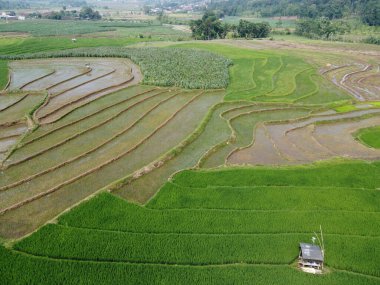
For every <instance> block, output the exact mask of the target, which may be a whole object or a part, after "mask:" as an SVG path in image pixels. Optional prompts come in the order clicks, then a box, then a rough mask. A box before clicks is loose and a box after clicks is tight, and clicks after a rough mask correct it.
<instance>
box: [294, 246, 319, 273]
mask: <svg viewBox="0 0 380 285" xmlns="http://www.w3.org/2000/svg"><path fill="white" fill-rule="evenodd" d="M323 262H324V256H323V252H322V250H321V248H320V247H319V246H318V245H315V244H309V243H300V254H299V257H298V265H299V267H300V268H301V269H302V270H303V271H305V272H308V273H314V274H320V273H322V269H323Z"/></svg>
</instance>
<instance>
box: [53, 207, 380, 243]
mask: <svg viewBox="0 0 380 285" xmlns="http://www.w3.org/2000/svg"><path fill="white" fill-rule="evenodd" d="M143 208H144V207H143ZM54 226H57V227H60V228H68V229H77V230H83V231H94V232H105V233H119V234H132V235H178V236H281V235H284V236H287V235H312V234H313V232H312V231H311V232H251V233H247V232H236V233H223V232H145V231H144V232H142V231H141V232H140V231H128V230H127V231H126V230H116V229H100V228H93V227H81V226H72V225H63V224H60V223H59V222H58V223H57V224H54ZM325 235H326V236H345V237H353V238H364V239H367V238H369V239H380V235H377V236H374V235H353V234H340V233H326V234H325Z"/></svg>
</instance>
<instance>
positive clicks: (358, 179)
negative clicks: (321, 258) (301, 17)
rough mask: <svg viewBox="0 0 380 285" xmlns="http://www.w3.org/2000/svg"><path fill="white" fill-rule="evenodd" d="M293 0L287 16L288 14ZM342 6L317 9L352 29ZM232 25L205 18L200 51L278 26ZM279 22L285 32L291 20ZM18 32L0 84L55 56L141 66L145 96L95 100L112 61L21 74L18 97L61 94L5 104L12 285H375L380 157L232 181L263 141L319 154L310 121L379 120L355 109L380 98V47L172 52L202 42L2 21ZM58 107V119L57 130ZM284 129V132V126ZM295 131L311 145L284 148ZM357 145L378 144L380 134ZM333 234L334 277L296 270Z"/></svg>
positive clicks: (330, 272)
mask: <svg viewBox="0 0 380 285" xmlns="http://www.w3.org/2000/svg"><path fill="white" fill-rule="evenodd" d="M0 2H1V1H0ZM235 2H236V1H235ZM290 2H291V1H285V2H284V1H283V3H282V4H281V5H285V6H286V7H285V6H283V8H284V7H285V8H289V7H290V6H289V7H288V6H287V3H290ZM320 2H321V1H317V2H316V5H317V4H318V5H320ZM354 2H355V1H354ZM227 3H229V2H228V1H227ZM276 3H277V2H276V1H274V6H273V10H272V12H273V14H276V12H275V10H276V9H277V6H276V5H277V4H276ZM292 3H293V2H292ZM332 3H333V4H334V3H336V1H332ZM234 4H235V5H238V6H243V5H244V1H240V2H239V1H238V3H234ZM293 4H294V7H297V5H298V3H293ZM210 5H224V4H223V3H214V2H213V3H211V4H210ZM252 5H253V4H252ZM254 5H259V3H258V2H257V3H256V2H255V4H254ZM263 5H264V4H263ZM318 5H317V6H318ZM334 5H335V4H334ZM334 5H332V4H331V5H330V4H326V6H324V7H323V9H322V8H321V11H318V13H322V14H323V13H327V10H328V9H331V10H332V11H331V13H332V14H333V16H332V18H337V17H340V16H339V13H340V12H339V11H340V9H341V7H336V5H335V6H334ZM309 6H310V7H307V9H306V7H304V8H305V10H307V11H309V12H310V11H312V10H311V9H313V6H314V5H309ZM342 6H345V5H342ZM354 6H355V5H354ZM285 8H284V10H283V13H281V14H282V15H283V14H284V13H287V11H288V10H286V9H285ZM333 8H334V9H333ZM95 9H97V8H95ZM289 9H290V8H289ZM353 9H354V11H358V10H357V7H354V8H353ZM264 10H265V9H263V10H262V11H264ZM235 12H236V14H240V12H238V11H235ZM272 12H271V13H272ZM62 15H66V13H62ZM216 15H217V16H216ZM263 15H265V13H264V14H262V15H255V16H256V18H259V16H263ZM268 15H269V14H268ZM219 16H222V15H219V14H215V15H211V17H206V18H204V19H203V20H200V21H198V22H197V23H199V24H200V28H201V30H197V32H199V34H198V38H202V39H209V38H224V37H228V38H230V37H231V38H232V37H236V36H240V37H247V38H251V37H253V38H254V37H259V36H260V37H261V36H263V35H262V34H260V33H261V31H263V30H266V31H269V24H253V23H250V22H247V21H244V20H242V21H240V22H239V25H235V26H234V25H231V23H228V21H222V22H221V21H219ZM314 16H315V17H319V16H326V15H313V17H314ZM193 19H196V18H193ZM270 20H271V23H270V24H271V25H272V27H273V26H275V27H276V28H278V29H282V28H285V25H289V26H291V25H293V27H294V22H295V20H294V19H293V18H289V19H284V20H279V19H270ZM165 21H166V20H165ZM275 21H276V22H275ZM282 21H284V24H283V23H282ZM286 21H287V23H286V24H285V22H286ZM226 22H227V23H226ZM252 22H256V21H252ZM52 23H53V24H54V25H53V24H52ZM224 23H225V24H224ZM332 23H333V22H330V20H327V19H326V22H325V24H326V26H325V28H326V29H325V30H324V31H325V32H326V33H327V34H328V33H330V34H328V35H327V36H325V34H326V33H325V34H324V35H323V36H322V37H328V38H330V39H331V38H332V36H331V33H334V31H333V32H331V31H330V28H331V26H329V25H330V24H332ZM334 23H336V21H335V20H334ZM56 24H61V25H62V27H61V28H62V29H60V30H59V31H58V30H57V29H56V26H57V25H56ZM234 24H238V22H236V23H234ZM319 24H320V23H319ZM12 28H14V29H15V32H18V33H25V32H27V33H29V34H30V37H25V38H24V37H23V35H21V36H20V35H18V36H20V37H19V38H11V37H9V36H10V35H6V36H4V37H3V38H1V39H0V54H1V55H0V79H1V80H0V87H1V86H3V87H4V86H5V85H6V83H7V82H8V70H7V63H8V62H9V61H10V60H19V59H32V58H36V59H38V58H55V57H61V58H66V57H115V58H117V57H119V58H130V59H131V60H132V61H134V62H135V63H136V64H138V65H139V66H140V67H141V71H142V73H143V75H144V79H143V80H144V81H143V83H144V84H136V85H134V86H130V87H128V88H125V89H122V90H118V91H116V92H113V93H109V92H108V91H107V92H103V91H101V92H102V93H99V92H98V91H99V90H100V89H97V88H98V87H97V86H99V88H102V87H103V86H101V85H102V84H100V83H99V81H97V76H99V77H102V76H104V77H105V78H113V77H107V76H108V73H105V72H111V71H107V70H111V69H112V68H114V67H115V66H114V65H113V64H111V63H112V62H113V61H111V60H109V61H108V62H106V59H104V62H100V63H99V65H101V64H103V63H104V66H106V67H107V68H105V67H104V69H100V71H95V68H93V67H94V66H95V64H94V65H93V64H92V63H91V60H90V59H83V62H86V63H87V62H90V66H91V68H89V69H92V68H93V69H94V74H90V73H91V72H92V70H91V71H89V69H87V70H86V69H84V65H85V64H81V66H80V68H82V69H83V71H80V72H78V71H76V70H72V68H67V69H65V70H64V71H63V72H61V71H60V70H59V69H57V71H55V72H56V73H57V74H54V73H53V71H52V70H50V69H49V70H46V67H45V66H43V63H41V66H40V67H38V68H39V69H38V68H37V69H38V70H36V71H33V72H30V76H25V74H26V73H29V69H28V67H26V68H24V66H21V64H22V63H23V61H20V62H18V64H20V66H21V68H20V69H21V70H22V71H21V72H20V73H19V74H16V73H17V70H16V69H17V68H16V67H15V66H16V65H11V66H12V67H13V70H12V71H13V72H14V73H13V75H12V78H13V79H14V78H16V79H17V80H15V81H19V82H17V83H18V85H17V84H15V85H14V86H22V85H25V84H27V83H28V81H29V82H30V81H31V80H33V79H35V78H37V77H39V76H40V77H41V76H42V75H46V74H49V76H46V77H45V78H43V79H42V80H44V81H43V83H46V84H45V85H46V86H53V87H51V88H50V87H47V89H48V90H47V91H49V92H50V94H49V95H47V93H46V92H45V94H43V93H42V92H39V91H38V92H35V91H31V92H30V94H29V95H26V94H27V93H26V92H27V91H26V90H27V88H25V89H22V88H21V87H20V88H21V89H22V91H17V92H13V93H10V92H7V91H6V92H3V93H5V94H4V96H3V95H2V96H1V98H0V99H1V102H0V105H1V111H0V125H1V126H0V159H2V158H4V161H1V169H0V177H1V179H0V236H1V237H0V283H1V284H109V283H110V282H111V281H112V283H115V284H118V283H123V284H250V283H254V284H272V285H274V284H276V285H277V284H283V285H285V284H286V285H287V284H295V285H298V284H299V285H301V284H302V285H303V284H311V285H314V284H315V285H322V284H323V285H325V284H328V285H330V284H331V285H341V284H345V285H346V284H348V285H361V284H363V285H364V284H366V285H375V284H379V281H380V270H379V266H378V264H379V260H380V256H379V251H378V250H377V249H378V248H379V245H380V216H379V213H380V192H379V184H380V175H379V174H380V163H379V162H378V161H375V162H366V161H358V160H356V161H349V160H347V159H342V158H336V159H334V160H330V161H327V162H315V163H314V164H310V165H302V166H282V167H280V166H275V167H274V166H272V167H270V166H268V167H262V166H247V167H244V166H236V167H226V166H228V165H231V164H232V163H239V162H238V159H236V160H234V158H235V155H237V154H238V152H239V151H247V150H248V151H249V149H250V147H252V149H253V147H255V142H260V138H264V137H265V138H267V140H265V139H262V140H261V141H262V142H266V144H265V146H264V147H262V149H263V150H264V151H262V152H261V153H260V155H261V154H262V155H263V156H265V155H267V152H266V150H269V148H272V149H274V150H275V152H276V151H277V155H278V156H281V155H283V156H284V157H285V155H284V154H281V151H282V150H283V149H284V146H285V147H286V144H285V142H284V144H283V145H281V144H280V143H281V142H282V141H281V140H282V138H284V140H285V139H286V140H288V145H290V144H291V145H292V147H294V148H295V149H296V148H299V150H301V148H302V147H304V146H306V147H305V152H304V153H305V154H306V151H308V150H309V149H310V150H313V149H312V148H311V147H310V148H309V149H307V147H308V146H309V144H308V142H311V139H312V138H314V139H315V140H316V141H315V143H317V136H315V137H312V135H310V134H312V133H313V132H314V130H316V131H315V134H316V133H317V131H318V129H317V128H314V129H313V128H312V127H314V125H313V124H314V123H313V122H314V121H313V120H314V119H315V121H318V122H319V121H322V120H325V121H328V120H330V119H331V118H333V119H336V118H344V116H346V117H345V118H351V119H352V117H354V116H355V114H356V112H352V113H350V112H351V111H358V114H359V113H360V114H362V115H366V114H367V115H368V116H369V114H375V112H377V113H378V110H375V108H376V107H377V105H379V104H378V103H377V102H371V101H368V102H363V103H359V102H357V101H355V100H354V98H353V97H352V96H349V94H348V91H346V90H349V89H350V87H352V86H354V85H355V82H359V83H360V84H362V85H360V86H361V87H363V89H362V91H358V92H365V90H364V89H365V88H366V87H367V86H369V88H370V89H368V90H369V91H370V92H373V90H376V88H375V87H373V86H375V84H374V82H375V83H376V79H377V71H378V70H377V65H376V63H377V62H376V60H375V57H374V56H373V55H372V54H374V53H376V52H377V49H376V47H375V46H373V47H372V49H371V50H370V51H365V53H364V51H362V50H360V48H361V46H359V45H358V51H359V52H358V53H354V52H352V51H351V50H350V49H351V48H352V49H354V47H352V46H349V47H345V46H343V45H338V44H336V43H326V42H325V43H321V42H320V41H316V42H314V43H313V44H312V45H311V46H312V48H311V49H310V50H307V49H308V46H307V45H308V44H309V40H303V41H302V42H301V43H300V42H292V43H288V42H280V41H270V40H260V41H258V40H250V41H246V40H242V39H239V40H232V39H229V40H223V41H221V42H220V43H215V42H216V41H214V42H212V43H204V42H186V43H181V44H180V43H178V42H177V43H173V42H169V43H167V42H163V41H161V42H158V41H159V40H163V39H176V40H177V39H179V38H180V37H181V38H182V36H184V35H187V36H186V37H188V36H189V35H190V33H185V32H181V31H175V30H174V29H172V28H171V27H170V26H160V25H156V23H155V22H153V23H152V22H149V21H138V22H136V23H134V22H131V21H126V22H113V21H110V22H102V21H93V22H87V21H75V22H74V21H72V22H71V21H55V22H53V21H42V20H36V21H25V22H22V21H20V22H15V25H14V26H13V27H12V25H5V24H0V32H1V31H3V32H5V30H8V31H9V30H10V29H12ZM175 28H179V29H181V27H175ZM3 29H4V30H3ZM260 29H261V30H260ZM227 31H229V34H227ZM79 34H80V35H81V36H79V37H77V35H79ZM35 35H43V36H44V37H39V38H36V37H33V36H35ZM49 35H56V36H60V37H48V36H49ZM65 36H66V37H65ZM317 36H318V37H320V36H321V35H317ZM74 37H75V38H77V40H76V42H75V41H72V40H71V38H74ZM186 37H185V38H186ZM185 38H183V39H185ZM144 41H146V42H147V43H141V42H144ZM153 41H154V42H153ZM148 42H149V43H148ZM221 43H223V44H221ZM132 44H136V46H135V47H127V46H129V45H132ZM149 46H151V47H149ZM324 48H326V49H327V51H324ZM355 48H356V46H355ZM345 50H350V52H347V53H345V52H344V51H345ZM47 60H48V59H47ZM67 60H68V59H66V60H56V61H54V62H57V63H58V64H59V63H60V62H65V64H66V61H67ZM70 60H74V59H70ZM116 60H118V61H120V62H122V63H124V62H126V63H127V64H129V61H127V60H120V59H116ZM37 61H38V62H39V63H40V60H37ZM359 63H360V64H359ZM107 64H108V65H107ZM26 65H27V64H26ZM367 65H368V66H367ZM68 66H69V65H68ZM111 66H112V67H111ZM364 68H366V69H367V70H363V69H364ZM78 70H79V69H78ZM133 71H134V70H131V71H129V68H128V71H127V72H126V73H128V74H130V73H133ZM96 72H99V73H96ZM99 74H100V75H99ZM103 74H105V75H103ZM120 74H121V73H120ZM123 74H124V73H123ZM123 74H122V75H123ZM137 77H139V76H137ZM18 78H22V79H21V80H18ZM23 80H24V81H25V82H24V81H23ZM112 80H113V79H111V80H110V81H112ZM115 80H116V79H115ZM89 82H90V84H94V85H92V87H91V88H93V89H94V94H95V95H94V97H88V100H87V99H86V100H83V101H81V102H79V103H78V104H76V103H75V104H74V105H70V108H71V109H70V108H69V109H68V112H67V113H65V112H62V116H60V115H59V114H60V113H59V112H60V111H59V110H60V109H59V108H61V107H62V106H66V105H65V104H66V103H68V102H73V101H71V100H73V98H74V97H75V96H77V97H75V98H82V97H80V96H81V92H77V94H75V90H79V91H81V90H85V92H87V91H88V90H89V89H90V88H87V86H89V85H87V86H86V84H89ZM115 82H116V81H115ZM34 83H36V82H33V83H32V84H29V85H28V84H27V86H29V87H31V89H32V88H33V84H34ZM359 83H358V86H359ZM35 85H36V86H38V85H39V83H38V82H37V83H36V84H35ZM42 85H44V84H40V85H39V86H42ZM344 85H345V86H344ZM351 85H352V86H351ZM78 86H81V87H78ZM160 86H161V87H160ZM169 86H171V87H169ZM181 87H184V88H187V89H182V88H181ZM339 87H342V88H339ZM345 87H346V88H345ZM372 87H373V88H372ZM76 88H82V89H76ZM210 89H214V90H210ZM54 90H55V91H54ZM57 90H58V91H57ZM72 90H74V91H73V93H70V92H68V91H72ZM91 90H92V89H91ZM112 90H114V89H112ZM358 90H359V89H358ZM61 92H62V93H61ZM97 92H98V93H97ZM373 93H375V92H373ZM70 94H74V95H70ZM71 96H72V97H71ZM91 96H92V95H91ZM376 96H377V95H376ZM376 96H375V95H373V98H372V97H370V96H368V98H370V100H376V99H377V98H375V97H376ZM61 98H62V99H61ZM75 98H74V99H75ZM49 100H51V101H49ZM53 100H55V101H54V104H51V105H49V106H48V104H50V103H51V102H52V101H53ZM59 100H62V101H59ZM44 102H45V104H44ZM62 102H63V103H62ZM39 107H41V109H40V110H39V111H38V112H35V111H36V110H37V108H39ZM360 109H363V110H362V111H361V112H360V111H359V110H360ZM367 109H371V110H367ZM372 109H373V110H372ZM57 110H58V111H57ZM47 111H48V112H57V114H58V115H57V116H56V117H55V118H53V119H52V120H51V121H49V120H45V121H44V119H43V118H42V119H41V114H44V112H45V114H46V112H47ZM335 112H341V113H342V114H335ZM345 112H346V113H347V114H344V113H345ZM377 113H376V115H377ZM350 115H352V116H351V117H350ZM335 116H336V117H335ZM340 116H342V117H340ZM357 116H358V115H357ZM53 117H54V116H53ZM300 118H305V120H304V121H302V120H301V119H300ZM306 118H308V119H306ZM317 118H318V119H317ZM322 118H323V119H322ZM326 118H327V119H326ZM362 118H365V117H360V118H359V119H362ZM371 118H373V119H374V120H373V121H371V122H377V121H376V120H377V117H371ZM319 119H320V120H319ZM355 119H357V118H355ZM269 122H272V125H270V123H269ZM274 122H277V123H274ZM285 122H286V125H285V126H286V128H282V127H281V126H280V127H278V128H276V126H277V124H278V125H279V124H280V123H285ZM304 122H305V124H306V123H307V124H310V125H308V126H307V127H305V126H303V123H304ZM329 122H331V121H329ZM341 122H343V120H342V121H341ZM363 125H364V124H363ZM288 126H289V128H288ZM368 126H372V125H369V124H368ZM309 127H310V128H309ZM295 129H297V130H300V133H301V134H304V136H303V137H302V136H300V137H302V138H303V140H302V141H303V142H304V143H303V144H300V145H298V144H297V143H296V142H297V138H298V137H297V136H296V135H295V136H293V137H291V136H290V135H289V136H285V135H283V133H284V132H285V131H286V132H287V131H289V132H291V131H293V130H295ZM257 130H261V133H259V134H261V137H260V135H259V134H258V132H257ZM302 131H303V132H302ZM339 131H340V130H339ZM342 132H343V131H342ZM293 134H296V133H295V132H294V133H293ZM306 135H309V136H310V137H306ZM356 135H357V138H358V139H359V140H360V141H362V142H363V144H366V145H368V146H372V147H374V148H380V141H379V140H378V138H379V137H380V128H379V127H374V128H369V129H363V130H360V131H359V132H358V134H356ZM9 138H11V139H12V140H10V139H9ZM348 139H350V137H348ZM334 142H335V141H333V143H334ZM353 143H355V144H356V142H355V141H353ZM262 144H263V145H264V143H262ZM8 145H9V147H8ZM256 145H257V144H256ZM323 146H324V145H322V143H320V147H321V148H322V147H323ZM265 147H268V148H265ZM281 147H282V149H281ZM345 147H346V148H348V147H349V146H345ZM359 147H361V146H360V145H359ZM258 149H259V150H261V149H260V148H258ZM342 149H343V147H342ZM255 150H256V149H255ZM317 151H319V150H316V152H317ZM327 151H330V149H328V147H326V152H327ZM333 151H334V149H333V148H332V147H331V153H332V155H333V154H334V153H333ZM368 151H373V152H374V155H375V154H376V153H377V152H376V151H378V150H375V149H372V150H368ZM269 152H270V151H268V153H269ZM295 152H296V150H295ZM289 153H290V154H292V153H291V152H289ZM310 153H311V152H310ZM249 155H250V153H248V155H247V156H249ZM255 155H256V154H255ZM328 155H330V154H328ZM268 156H270V154H268ZM315 157H319V156H317V155H315ZM327 157H331V156H327V155H326V158H327ZM358 157H359V156H358ZM360 157H362V156H360ZM326 158H324V157H323V158H322V159H326ZM270 159H271V158H269V160H270ZM258 160H259V159H258ZM262 161H264V159H263V160H262ZM288 161H289V164H290V163H299V162H300V161H301V162H304V161H302V160H301V159H299V160H297V159H294V160H288ZM305 161H306V160H305ZM286 162H287V161H286ZM307 162H310V163H312V162H313V157H312V155H310V160H307ZM219 166H220V168H213V167H219ZM207 168H209V169H207ZM210 168H212V169H210ZM47 221H50V222H48V223H47V224H46V222H47ZM320 225H321V226H322V228H323V232H324V242H325V246H326V255H325V261H326V263H325V264H326V268H327V270H326V272H325V273H326V274H323V275H318V276H314V275H308V274H305V273H303V272H301V271H300V270H298V268H297V257H298V253H299V248H298V246H299V242H310V238H311V237H312V236H313V235H314V232H315V231H318V229H319V226H320ZM110 280H111V281H110Z"/></svg>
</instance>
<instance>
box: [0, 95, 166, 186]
mask: <svg viewBox="0 0 380 285" xmlns="http://www.w3.org/2000/svg"><path fill="white" fill-rule="evenodd" d="M157 95H159V94H153V95H152V96H150V97H147V98H144V99H143V100H140V101H138V102H136V103H134V104H132V105H131V106H129V107H127V108H126V109H123V110H122V111H120V112H118V113H117V114H115V115H113V116H111V117H109V118H107V119H106V120H103V121H102V122H100V123H98V124H96V125H93V126H92V127H90V128H87V129H85V130H83V131H81V132H79V133H74V134H73V135H72V136H70V137H68V138H65V139H64V140H62V141H60V142H58V143H56V144H54V145H52V146H50V147H48V148H46V149H43V150H41V151H39V152H37V153H35V154H33V155H30V156H28V157H25V158H24V159H20V160H18V161H15V162H13V163H10V164H8V165H6V167H5V169H7V168H10V167H13V166H16V165H19V164H21V163H23V162H25V161H28V160H30V159H33V158H35V157H37V156H39V155H42V154H44V153H46V152H48V151H50V150H52V149H55V148H57V147H59V146H61V145H63V144H65V143H67V142H69V141H71V140H73V139H75V138H77V137H79V136H81V135H83V134H85V133H87V132H90V131H92V130H94V129H96V128H98V127H101V126H103V125H105V124H107V123H109V122H111V121H112V120H114V119H116V118H117V117H119V116H120V115H122V114H123V113H125V112H127V111H128V110H130V109H131V108H132V107H135V106H136V105H139V104H140V103H143V102H145V101H147V100H148V99H151V98H153V97H155V96H157ZM0 189H1V188H0Z"/></svg>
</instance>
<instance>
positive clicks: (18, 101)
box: [0, 93, 30, 112]
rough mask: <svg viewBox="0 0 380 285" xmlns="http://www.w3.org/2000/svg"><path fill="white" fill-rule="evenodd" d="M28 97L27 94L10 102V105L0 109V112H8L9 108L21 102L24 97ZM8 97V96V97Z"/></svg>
mask: <svg viewBox="0 0 380 285" xmlns="http://www.w3.org/2000/svg"><path fill="white" fill-rule="evenodd" d="M28 95H30V94H29V93H27V94H25V95H24V96H22V97H21V98H20V99H18V100H16V101H14V102H12V103H11V104H9V105H8V106H5V107H4V108H2V109H0V112H3V111H5V110H8V109H9V108H11V107H13V106H15V105H17V104H18V103H20V102H21V101H23V100H24V99H25V98H26V97H28ZM8 96H9V95H8Z"/></svg>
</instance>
